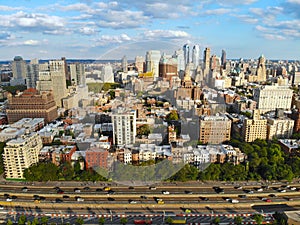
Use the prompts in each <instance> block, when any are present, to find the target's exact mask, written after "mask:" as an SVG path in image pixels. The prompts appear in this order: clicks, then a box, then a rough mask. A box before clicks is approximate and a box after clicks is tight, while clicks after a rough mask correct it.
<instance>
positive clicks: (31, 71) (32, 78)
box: [26, 59, 39, 88]
mask: <svg viewBox="0 0 300 225" xmlns="http://www.w3.org/2000/svg"><path fill="white" fill-rule="evenodd" d="M26 69H27V75H26V84H27V88H36V81H38V79H39V61H38V60H37V59H33V60H31V61H30V64H28V65H27V66H26Z"/></svg>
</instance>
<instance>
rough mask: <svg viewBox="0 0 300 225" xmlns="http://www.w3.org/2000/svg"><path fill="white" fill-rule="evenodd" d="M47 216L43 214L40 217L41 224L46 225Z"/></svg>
mask: <svg viewBox="0 0 300 225" xmlns="http://www.w3.org/2000/svg"><path fill="white" fill-rule="evenodd" d="M48 220H49V219H48V217H47V216H43V217H42V218H41V224H42V225H46V224H47V223H48Z"/></svg>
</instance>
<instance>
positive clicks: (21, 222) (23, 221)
mask: <svg viewBox="0 0 300 225" xmlns="http://www.w3.org/2000/svg"><path fill="white" fill-rule="evenodd" d="M26 221H27V217H26V216H25V215H21V216H20V218H19V220H18V224H19V225H25V224H26Z"/></svg>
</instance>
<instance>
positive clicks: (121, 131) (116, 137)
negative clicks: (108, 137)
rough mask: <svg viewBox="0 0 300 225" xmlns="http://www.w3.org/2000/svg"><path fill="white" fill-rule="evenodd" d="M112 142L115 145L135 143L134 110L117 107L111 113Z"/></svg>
mask: <svg viewBox="0 0 300 225" xmlns="http://www.w3.org/2000/svg"><path fill="white" fill-rule="evenodd" d="M111 118H112V124H113V143H114V144H115V145H117V146H121V145H129V144H134V143H135V136H136V111H135V110H130V111H126V109H124V108H123V109H118V110H117V111H116V112H113V113H112V116H111Z"/></svg>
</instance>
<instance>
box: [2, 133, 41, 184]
mask: <svg viewBox="0 0 300 225" xmlns="http://www.w3.org/2000/svg"><path fill="white" fill-rule="evenodd" d="M42 147H43V144H42V139H41V137H40V136H39V135H38V134H37V133H30V134H29V135H27V136H25V135H24V136H22V137H19V138H17V139H12V140H10V141H8V142H6V146H5V147H4V152H3V164H4V170H5V176H6V179H24V176H23V173H24V170H25V169H26V168H29V167H30V166H31V165H33V164H35V163H37V162H38V161H39V152H40V150H41V149H42Z"/></svg>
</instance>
